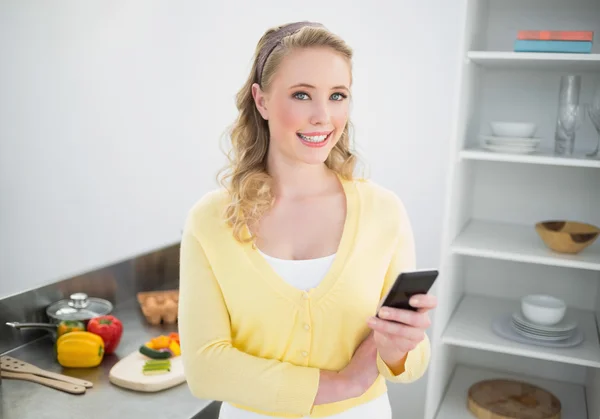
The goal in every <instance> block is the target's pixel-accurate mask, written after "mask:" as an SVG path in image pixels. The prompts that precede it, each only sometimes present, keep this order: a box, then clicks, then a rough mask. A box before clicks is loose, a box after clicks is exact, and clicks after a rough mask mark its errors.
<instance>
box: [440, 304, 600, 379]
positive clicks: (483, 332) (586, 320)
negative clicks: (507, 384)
mask: <svg viewBox="0 0 600 419" xmlns="http://www.w3.org/2000/svg"><path fill="white" fill-rule="evenodd" d="M518 310H520V302H519V301H518V300H517V301H514V300H508V299H504V298H495V297H486V296H479V295H466V296H465V297H464V298H463V300H462V301H461V302H460V304H459V306H458V308H457V309H456V311H455V312H454V314H453V315H452V318H451V319H450V322H449V323H448V327H446V330H444V332H443V334H442V341H443V342H444V343H447V344H449V345H455V346H461V347H466V348H473V349H480V350H484V351H491V352H500V353H505V354H511V355H518V356H525V357H530V358H537V359H544V360H547V361H554V362H563V363H567V364H573V365H581V366H586V367H593V368H600V343H599V342H598V331H597V329H596V319H595V316H594V312H592V311H586V310H580V309H575V308H571V307H569V308H568V309H567V312H568V314H567V315H568V316H569V317H570V318H573V319H575V320H576V321H577V324H578V327H579V328H580V329H581V330H582V331H583V335H584V340H583V342H581V344H579V345H578V346H574V347H571V348H548V347H545V346H539V345H529V344H524V343H519V342H514V341H512V340H508V339H504V338H502V337H500V336H498V335H496V334H495V333H494V331H493V330H492V322H493V321H494V320H495V319H497V318H499V317H501V316H504V315H506V314H511V313H513V312H515V311H518Z"/></svg>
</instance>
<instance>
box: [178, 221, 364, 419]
mask: <svg viewBox="0 0 600 419" xmlns="http://www.w3.org/2000/svg"><path fill="white" fill-rule="evenodd" d="M179 333H180V339H181V349H182V355H181V356H182V359H183V364H184V369H185V376H186V380H187V383H188V386H189V388H190V390H191V392H192V393H193V394H194V395H195V396H196V397H199V398H202V399H209V400H220V401H228V402H234V403H240V404H243V405H246V406H251V407H254V408H256V409H259V410H263V411H270V412H285V413H293V414H298V415H308V414H310V412H311V410H312V407H313V405H316V404H325V403H332V402H337V401H341V400H345V399H347V398H350V397H354V396H355V394H356V393H357V392H361V393H362V391H364V390H362V389H361V388H359V385H358V383H357V382H356V381H355V380H354V379H353V378H352V374H349V373H347V372H346V373H343V374H342V373H337V372H333V371H320V370H319V369H317V368H311V367H302V366H296V365H292V364H290V363H286V362H280V361H277V360H272V359H265V358H259V357H256V356H252V355H250V354H247V353H245V352H242V351H240V350H238V349H236V348H234V347H233V346H232V344H231V325H230V322H229V315H228V312H227V308H226V306H225V302H224V300H223V295H222V293H221V289H220V287H219V284H218V283H217V280H216V278H215V276H214V274H213V272H212V269H211V267H210V264H209V262H208V260H207V258H206V255H205V253H204V250H203V249H202V246H201V245H200V243H199V241H198V240H197V238H196V237H195V235H194V230H193V226H192V221H191V220H188V223H186V227H185V230H184V233H183V238H182V241H181V250H180V286H179Z"/></svg>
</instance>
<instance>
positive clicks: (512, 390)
mask: <svg viewBox="0 0 600 419" xmlns="http://www.w3.org/2000/svg"><path fill="white" fill-rule="evenodd" d="M467 397H468V401H467V405H468V408H469V410H470V411H471V412H472V413H473V414H474V415H475V417H477V418H479V419H560V417H561V411H562V404H561V402H560V400H559V399H558V398H557V397H556V396H555V395H554V394H552V393H550V392H549V391H548V390H545V389H543V388H541V387H537V386H535V385H533V384H529V383H526V382H522V381H516V380H504V379H492V380H484V381H479V382H477V383H475V384H473V385H472V386H471V387H470V388H469V392H468V396H467Z"/></svg>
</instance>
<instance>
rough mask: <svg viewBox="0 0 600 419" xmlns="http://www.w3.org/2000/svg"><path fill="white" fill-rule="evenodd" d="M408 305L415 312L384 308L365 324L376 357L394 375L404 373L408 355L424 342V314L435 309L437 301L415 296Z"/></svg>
mask: <svg viewBox="0 0 600 419" xmlns="http://www.w3.org/2000/svg"><path fill="white" fill-rule="evenodd" d="M409 303H410V305H411V306H412V307H415V308H417V311H411V310H401V309H397V308H392V307H383V308H381V310H379V318H378V317H371V318H370V319H369V320H368V325H369V327H370V328H371V329H373V331H374V334H373V338H374V341H375V345H376V346H377V351H378V352H379V356H381V359H382V360H383V361H384V362H385V363H386V365H387V366H388V367H390V369H391V370H392V371H393V372H394V373H395V374H399V373H401V372H402V371H403V370H404V362H405V361H406V356H407V354H408V352H410V351H412V350H413V349H415V348H416V347H417V345H418V344H419V343H420V342H421V341H422V340H423V339H424V338H425V330H427V329H428V328H429V326H430V325H431V321H430V319H429V314H428V313H427V312H428V311H429V310H433V309H434V308H436V307H437V297H435V296H433V295H430V294H418V295H414V296H413V297H412V298H411V299H410V302H409Z"/></svg>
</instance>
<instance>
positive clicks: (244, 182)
mask: <svg viewBox="0 0 600 419" xmlns="http://www.w3.org/2000/svg"><path fill="white" fill-rule="evenodd" d="M283 26H286V25H283ZM283 26H276V27H272V28H270V29H268V30H267V31H266V32H265V33H264V34H263V36H262V37H261V38H260V40H259V42H258V44H257V46H256V50H255V54H254V60H253V65H252V70H251V71H250V75H249V77H248V79H247V80H246V82H245V83H244V85H243V87H242V88H241V89H240V90H239V91H238V93H237V95H236V105H237V109H238V111H239V113H238V117H237V119H236V121H235V122H234V124H233V126H232V127H231V128H230V130H229V137H230V139H231V148H230V150H229V151H228V152H226V156H227V159H228V164H227V165H226V167H225V168H223V169H222V170H221V171H220V172H219V174H218V175H217V180H218V182H219V183H220V184H221V185H222V186H223V187H224V188H225V189H226V190H227V191H228V192H229V197H230V202H229V203H228V205H227V207H226V208H225V219H226V221H227V223H228V224H229V225H230V226H231V227H232V228H233V235H234V237H235V238H236V240H238V241H240V242H248V241H252V242H253V241H254V240H255V238H256V236H255V234H254V233H252V232H251V231H250V229H249V228H248V230H246V227H249V226H251V225H254V224H255V223H257V222H258V221H259V220H260V218H261V216H262V215H263V214H264V213H265V212H266V211H268V210H269V209H270V208H271V206H272V205H273V202H274V196H273V192H272V178H271V176H270V175H269V173H268V172H267V167H266V162H267V152H268V150H269V127H268V123H267V121H266V120H264V119H263V118H262V116H261V115H260V113H259V112H258V110H257V109H256V105H255V103H254V99H253V97H252V85H253V84H254V83H258V84H259V85H260V86H261V88H262V90H263V91H268V89H269V86H270V83H271V81H272V79H273V76H274V75H275V73H276V72H277V69H278V68H279V65H280V63H281V61H282V60H283V58H284V57H285V56H286V55H287V54H289V53H290V52H291V51H293V50H295V49H300V48H314V47H326V48H331V49H332V50H333V51H335V52H337V53H339V54H341V55H342V56H343V57H344V58H346V59H347V61H348V65H349V66H350V69H352V56H353V51H352V49H351V48H350V47H349V46H348V45H347V44H346V43H345V42H344V41H343V40H342V39H341V38H340V37H339V36H337V35H335V34H333V33H331V32H329V31H328V30H327V29H324V28H322V27H311V26H305V27H303V28H301V29H300V30H299V31H297V32H296V33H294V34H292V35H288V36H286V37H284V38H282V40H281V42H279V43H278V45H277V46H276V47H275V49H274V50H273V51H272V52H271V54H270V55H269V57H268V59H267V60H266V62H265V64H264V67H263V71H262V79H261V80H258V74H257V65H258V57H259V54H260V52H261V51H262V49H263V48H264V47H265V45H266V44H267V41H268V40H269V36H270V35H272V34H273V33H274V32H275V31H277V30H279V29H280V28H282V27H283ZM350 129H351V123H350V120H348V122H347V124H346V126H345V127H344V131H343V133H342V135H341V137H340V139H339V141H338V142H337V143H336V145H335V147H334V148H333V149H332V150H331V152H330V153H329V156H328V157H327V160H326V161H325V165H326V166H327V167H328V168H329V169H331V170H332V171H334V172H336V173H337V174H338V175H339V176H341V177H342V178H344V179H352V178H353V174H354V170H355V167H356V163H357V155H356V154H355V153H354V152H353V151H351V144H350V142H351V140H350Z"/></svg>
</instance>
